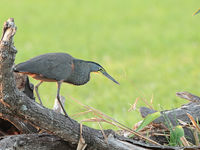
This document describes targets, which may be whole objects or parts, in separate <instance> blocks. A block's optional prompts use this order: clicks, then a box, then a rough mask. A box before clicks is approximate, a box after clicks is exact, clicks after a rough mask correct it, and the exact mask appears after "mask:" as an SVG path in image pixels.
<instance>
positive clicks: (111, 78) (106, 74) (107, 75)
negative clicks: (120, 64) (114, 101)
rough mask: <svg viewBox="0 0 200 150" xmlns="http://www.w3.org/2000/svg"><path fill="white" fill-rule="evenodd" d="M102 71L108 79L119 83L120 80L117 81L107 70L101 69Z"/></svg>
mask: <svg viewBox="0 0 200 150" xmlns="http://www.w3.org/2000/svg"><path fill="white" fill-rule="evenodd" d="M101 73H102V74H103V75H104V76H106V77H107V78H108V79H110V80H112V81H113V82H115V83H117V84H119V82H117V81H116V80H115V79H114V78H113V77H111V76H110V75H109V74H108V73H107V72H105V71H101Z"/></svg>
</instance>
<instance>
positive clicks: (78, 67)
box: [14, 53, 119, 116]
mask: <svg viewBox="0 0 200 150" xmlns="http://www.w3.org/2000/svg"><path fill="white" fill-rule="evenodd" d="M14 71H15V72H19V73H24V74H27V75H30V76H31V77H33V78H34V79H37V80H40V83H39V84H38V85H36V88H35V89H36V94H37V96H38V98H39V100H40V103H41V104H42V101H41V99H40V96H39V93H38V87H39V85H40V84H41V83H42V82H43V81H47V82H57V84H58V91H57V99H58V101H59V103H60V105H61V107H62V108H63V111H64V113H65V115H66V116H67V113H66V112H65V110H64V107H63V106H62V104H61V101H60V95H59V92H60V86H61V84H62V82H66V83H70V84H74V85H83V84H86V83H87V82H88V81H89V80H90V73H91V72H98V71H100V72H101V73H102V74H103V75H104V76H106V77H107V78H109V79H110V80H112V81H113V82H115V83H117V84H119V83H118V82H117V81H116V80H115V79H114V78H112V77H111V76H110V75H109V74H108V73H107V72H106V71H105V69H104V68H103V67H102V66H101V65H99V64H98V63H95V62H92V61H84V60H80V59H76V58H73V57H72V56H71V55H69V54H67V53H47V54H44V55H40V56H37V57H34V58H32V59H30V60H28V61H26V62H23V63H20V64H18V65H16V66H15V67H14Z"/></svg>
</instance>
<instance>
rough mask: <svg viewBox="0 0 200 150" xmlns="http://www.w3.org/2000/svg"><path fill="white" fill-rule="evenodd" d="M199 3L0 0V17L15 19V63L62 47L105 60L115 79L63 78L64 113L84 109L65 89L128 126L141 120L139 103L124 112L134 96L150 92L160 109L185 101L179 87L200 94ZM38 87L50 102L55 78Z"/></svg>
mask: <svg viewBox="0 0 200 150" xmlns="http://www.w3.org/2000/svg"><path fill="white" fill-rule="evenodd" d="M199 7H200V1H199V0H190V1H187V0H176V1H174V0H167V1H159V0H151V1H148V0H144V1H141V0H123V1H122V0H109V1H108V0H84V1H83V0H82V1H81V0H59V1H51V0H48V1H47V0H43V1H41V0H11V1H8V0H1V5H0V14H1V15H0V23H1V25H3V22H4V21H6V20H7V19H8V18H9V17H13V18H14V19H15V22H16V25H17V26H18V31H17V34H16V36H15V46H16V48H17V50H18V53H17V55H16V63H20V62H22V61H25V60H27V59H29V58H32V57H34V56H37V55H40V54H44V53H50V52H66V53H70V54H71V55H72V56H74V57H76V58H80V59H84V60H91V61H96V62H98V63H100V64H101V65H102V66H104V68H105V69H106V70H107V71H108V73H110V75H112V76H113V77H114V78H115V79H116V80H118V81H119V82H120V86H118V85H116V84H114V83H113V82H112V81H110V80H108V79H106V78H105V77H104V76H102V75H100V74H91V81H90V82H89V83H88V84H86V85H84V86H79V87H77V86H73V85H69V84H63V85H62V90H61V94H62V95H63V96H65V97H66V99H67V101H66V105H65V108H66V110H67V112H68V114H69V115H73V114H76V113H78V112H81V111H83V109H82V107H81V106H79V105H78V104H76V103H75V102H74V101H73V100H71V98H69V96H70V97H73V98H74V99H77V100H79V101H80V102H82V103H83V104H86V105H90V106H92V107H94V108H96V109H98V110H100V111H102V112H104V113H106V114H107V115H109V116H111V117H113V118H115V119H116V120H118V121H119V122H121V123H123V124H125V125H127V126H129V127H132V126H133V124H134V123H136V122H137V121H139V120H141V117H140V115H139V113H138V109H137V110H135V111H131V112H128V109H129V108H130V104H133V103H134V101H135V99H136V98H137V97H140V98H143V99H147V100H148V101H150V99H151V98H152V95H153V106H154V108H155V109H157V110H161V108H163V109H171V108H175V107H179V106H180V105H181V104H183V103H187V101H185V100H181V99H179V98H177V97H176V96H175V93H176V92H178V91H189V92H191V93H194V94H196V95H200V90H199V89H200V80H199V79H200V52H199V50H200V44H199V43H200V34H199V29H200V16H198V15H197V16H192V14H193V13H194V12H195V11H196V10H197V9H198V8H199ZM31 82H32V83H34V84H36V83H38V81H35V80H31ZM39 91H40V95H41V97H42V99H43V103H44V104H45V106H47V107H49V108H52V106H53V103H54V98H55V96H56V84H55V83H44V84H42V85H41V86H40V90H39ZM140 106H145V104H144V103H143V102H142V101H139V102H138V104H137V108H139V107H140ZM90 117H92V115H84V116H81V117H79V118H75V119H76V120H78V121H80V120H82V119H86V118H90ZM87 125H89V126H91V127H98V124H97V123H87ZM103 126H104V127H105V128H110V126H109V125H106V124H103Z"/></svg>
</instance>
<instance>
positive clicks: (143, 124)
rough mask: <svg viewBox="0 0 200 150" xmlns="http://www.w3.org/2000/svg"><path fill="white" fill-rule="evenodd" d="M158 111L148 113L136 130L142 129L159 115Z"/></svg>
mask: <svg viewBox="0 0 200 150" xmlns="http://www.w3.org/2000/svg"><path fill="white" fill-rule="evenodd" d="M160 115H161V114H160V112H155V113H153V114H149V115H147V116H146V117H145V118H144V120H143V121H142V123H141V124H140V126H139V127H138V128H137V129H136V131H137V132H138V131H140V130H142V129H143V128H144V127H145V126H147V125H148V124H150V123H151V122H152V121H154V120H155V119H157V118H158V117H160Z"/></svg>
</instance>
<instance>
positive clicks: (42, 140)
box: [0, 134, 76, 150]
mask: <svg viewBox="0 0 200 150" xmlns="http://www.w3.org/2000/svg"><path fill="white" fill-rule="evenodd" d="M75 148H76V147H75V146H74V145H71V144H70V143H67V142H66V141H63V140H62V139H61V138H59V137H56V136H54V135H49V134H28V135H27V134H20V135H15V136H4V137H1V138H0V150H7V149H9V150H16V149H20V150H74V149H75Z"/></svg>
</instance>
